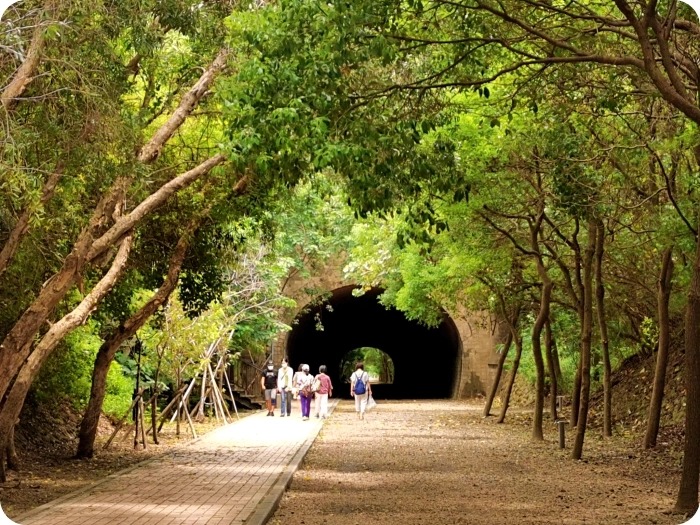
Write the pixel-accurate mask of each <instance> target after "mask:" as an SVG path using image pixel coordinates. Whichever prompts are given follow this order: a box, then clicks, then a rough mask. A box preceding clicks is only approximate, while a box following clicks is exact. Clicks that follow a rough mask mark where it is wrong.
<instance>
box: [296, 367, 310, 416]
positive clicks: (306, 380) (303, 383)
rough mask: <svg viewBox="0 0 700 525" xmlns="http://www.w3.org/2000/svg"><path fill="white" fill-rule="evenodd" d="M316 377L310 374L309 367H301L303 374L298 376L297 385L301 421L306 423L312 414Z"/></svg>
mask: <svg viewBox="0 0 700 525" xmlns="http://www.w3.org/2000/svg"><path fill="white" fill-rule="evenodd" d="M313 380H314V376H312V375H311V374H309V365H301V372H300V373H299V374H297V382H296V384H295V386H296V388H297V389H298V391H299V404H300V405H301V419H302V420H304V421H306V420H307V419H309V415H310V413H311V398H312V397H313V396H314V393H313V392H312V391H311V385H313Z"/></svg>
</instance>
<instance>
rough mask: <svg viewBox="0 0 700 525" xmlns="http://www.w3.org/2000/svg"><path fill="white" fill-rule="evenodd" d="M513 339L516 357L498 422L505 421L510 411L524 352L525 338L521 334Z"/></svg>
mask: <svg viewBox="0 0 700 525" xmlns="http://www.w3.org/2000/svg"><path fill="white" fill-rule="evenodd" d="M513 341H514V342H515V357H514V358H513V368H512V369H511V371H510V376H509V377H508V385H507V386H506V392H505V394H504V396H503V404H502V405H501V413H500V414H499V415H498V419H497V420H496V423H503V422H504V421H505V420H506V413H507V412H508V406H509V405H510V396H511V394H512V393H513V385H514V384H515V377H516V376H517V374H518V368H519V367H520V357H521V356H522V354H523V340H522V338H521V337H520V335H519V334H517V333H516V334H515V335H514V336H513Z"/></svg>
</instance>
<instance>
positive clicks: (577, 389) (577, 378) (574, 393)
mask: <svg viewBox="0 0 700 525" xmlns="http://www.w3.org/2000/svg"><path fill="white" fill-rule="evenodd" d="M578 318H579V326H580V327H581V344H580V346H579V356H578V364H577V365H576V374H575V375H574V385H573V387H572V389H571V421H570V426H571V428H576V426H577V425H578V415H579V410H580V406H581V383H582V377H583V332H584V328H583V327H584V325H585V324H586V322H585V315H584V313H583V311H581V312H579V316H578Z"/></svg>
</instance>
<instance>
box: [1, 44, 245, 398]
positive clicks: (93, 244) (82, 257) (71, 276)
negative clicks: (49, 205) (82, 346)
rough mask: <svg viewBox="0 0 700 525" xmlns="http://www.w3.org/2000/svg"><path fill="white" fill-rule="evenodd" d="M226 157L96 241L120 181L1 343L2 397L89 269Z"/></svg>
mask: <svg viewBox="0 0 700 525" xmlns="http://www.w3.org/2000/svg"><path fill="white" fill-rule="evenodd" d="M220 56H221V53H220ZM218 58H219V57H217V60H218ZM224 58H225V57H224ZM224 62H225V61H224ZM222 69H223V63H219V62H217V61H215V63H214V64H212V66H210V67H209V68H208V69H207V70H206V71H205V72H204V73H203V74H202V76H201V77H200V79H199V81H198V82H197V83H196V84H195V86H194V87H193V88H192V89H190V90H189V91H188V93H187V94H185V95H184V96H183V100H182V101H181V103H180V105H179V107H178V109H177V110H176V113H177V116H176V117H172V118H171V119H168V121H167V122H166V123H165V124H164V125H163V126H162V127H161V129H159V130H158V131H156V133H155V134H154V136H153V137H152V139H151V140H150V141H149V143H148V144H147V145H146V146H144V148H142V150H141V152H140V153H139V155H138V159H139V160H140V161H141V162H144V163H146V162H151V161H152V160H154V159H156V158H157V157H158V154H159V152H160V151H161V150H162V148H163V146H164V145H165V143H166V142H167V141H168V139H169V138H170V137H172V134H173V133H174V131H175V130H176V129H177V126H179V125H182V123H183V122H184V120H185V118H186V117H187V116H189V115H190V114H191V113H192V111H193V110H194V109H195V107H196V105H197V104H198V103H199V100H200V99H201V98H202V97H203V96H204V95H205V94H206V93H207V90H208V89H206V88H208V87H210V86H211V83H212V82H213V81H214V79H215V78H216V75H217V74H218V73H220V72H221V71H222ZM224 160H225V157H224V156H223V155H215V156H214V157H212V158H210V159H207V160H206V161H204V162H202V163H201V164H200V165H199V166H197V167H195V168H193V169H192V170H189V171H188V172H186V173H183V174H181V175H179V176H177V177H175V178H174V179H173V180H171V181H170V182H168V183H166V184H164V185H163V186H162V187H161V188H160V189H158V190H157V191H155V192H154V193H153V194H151V195H150V196H149V197H147V198H146V199H145V200H144V201H143V202H141V204H139V205H138V206H136V208H134V209H133V210H132V211H131V212H130V213H129V214H127V215H126V216H124V217H121V218H120V219H119V220H118V221H117V223H116V224H115V225H114V226H113V227H112V228H110V229H109V230H108V231H107V232H106V233H105V234H103V235H102V236H101V237H100V238H99V239H97V240H96V239H95V238H96V236H97V235H98V234H99V232H100V229H101V228H103V227H104V226H105V224H106V221H107V220H108V219H109V218H110V217H111V215H112V211H113V210H114V207H115V206H116V205H117V203H120V202H122V200H123V197H124V195H125V193H126V189H127V187H128V185H129V183H130V179H128V178H122V179H118V180H117V181H115V183H114V184H113V185H112V187H111V188H110V189H109V190H108V192H107V193H106V194H105V196H104V197H103V198H102V199H101V200H100V203H99V204H98V206H97V207H96V209H95V211H94V212H93V215H92V218H91V219H90V222H89V224H88V226H87V227H86V228H84V229H83V231H82V232H81V233H80V235H79V236H78V239H77V240H76V242H75V243H74V245H73V248H72V250H71V252H70V254H69V255H68V256H67V257H66V259H64V262H63V265H62V267H61V269H60V270H59V271H58V272H57V273H56V274H54V275H53V276H52V277H51V278H50V279H49V280H48V281H47V282H46V283H45V285H44V286H43V288H42V289H41V291H40V292H39V294H38V296H37V298H36V299H35V300H34V302H33V303H32V304H31V305H30V306H29V307H28V308H27V309H26V310H25V311H24V313H23V314H22V316H21V317H20V318H19V320H18V321H17V322H16V323H15V325H14V326H13V327H12V329H11V330H10V331H9V332H8V334H7V335H6V336H5V338H4V340H3V341H2V343H0V371H1V372H0V399H3V398H4V396H5V394H6V393H7V390H8V389H9V387H10V385H11V383H12V379H13V378H14V377H15V376H16V375H17V373H18V372H19V370H20V368H21V367H22V364H23V363H24V361H25V359H27V357H28V356H29V353H30V350H31V345H32V342H33V340H34V337H35V336H36V334H37V333H38V331H39V328H40V327H41V326H42V325H43V324H44V323H45V322H46V320H47V319H48V316H49V314H50V312H52V311H53V309H54V308H55V307H56V305H57V304H58V303H59V302H60V301H61V300H62V299H63V298H64V297H65V295H66V293H68V291H69V290H70V289H71V288H72V286H73V285H74V284H75V283H76V282H77V280H78V279H79V278H80V274H81V272H82V271H83V267H84V266H85V265H86V264H87V263H90V262H93V261H94V260H95V259H96V258H98V257H100V256H101V255H103V254H104V253H106V252H107V250H108V249H110V248H111V247H112V246H113V245H114V244H116V243H117V242H119V241H120V240H121V238H122V237H123V236H124V235H125V234H126V233H127V232H128V231H130V230H132V229H133V228H134V227H135V226H136V225H137V224H138V223H139V222H140V221H141V220H143V218H144V217H146V216H147V215H148V214H150V213H151V212H153V211H154V210H155V209H157V208H158V207H160V206H161V205H162V204H163V203H164V202H166V201H167V199H168V198H170V196H172V195H173V194H174V193H175V192H177V191H179V190H181V189H183V188H185V187H187V186H189V185H190V184H191V183H192V182H194V181H195V180H197V179H198V178H200V177H202V176H204V175H206V174H207V173H208V172H209V171H210V170H211V169H212V168H214V167H215V166H217V165H219V164H221V163H222V162H224ZM246 183H247V177H243V178H242V179H241V180H240V181H239V183H238V184H237V185H236V187H235V188H234V192H235V191H244V189H245V186H246Z"/></svg>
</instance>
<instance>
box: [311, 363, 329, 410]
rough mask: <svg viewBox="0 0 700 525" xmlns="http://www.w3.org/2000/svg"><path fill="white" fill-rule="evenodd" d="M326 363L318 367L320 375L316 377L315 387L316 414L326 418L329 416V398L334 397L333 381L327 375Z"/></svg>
mask: <svg viewBox="0 0 700 525" xmlns="http://www.w3.org/2000/svg"><path fill="white" fill-rule="evenodd" d="M326 370H328V369H327V368H326V365H321V366H319V367H318V375H317V376H316V379H314V387H315V389H316V392H315V394H316V404H315V407H314V408H315V410H314V415H315V417H317V418H318V417H319V416H320V417H321V418H323V419H326V418H327V417H328V398H329V397H333V383H332V382H331V378H330V377H329V376H327V375H326Z"/></svg>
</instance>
